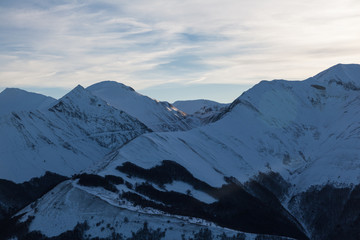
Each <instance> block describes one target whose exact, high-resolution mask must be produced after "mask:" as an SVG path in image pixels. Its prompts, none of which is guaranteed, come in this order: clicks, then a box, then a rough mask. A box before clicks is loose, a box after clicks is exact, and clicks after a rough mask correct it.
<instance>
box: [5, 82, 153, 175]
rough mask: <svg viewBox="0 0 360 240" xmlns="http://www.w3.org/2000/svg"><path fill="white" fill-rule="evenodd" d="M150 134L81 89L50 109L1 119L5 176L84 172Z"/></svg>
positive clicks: (78, 87)
mask: <svg viewBox="0 0 360 240" xmlns="http://www.w3.org/2000/svg"><path fill="white" fill-rule="evenodd" d="M149 131H150V130H149V129H148V128H147V127H146V126H145V125H144V124H143V123H141V122H140V121H139V120H137V119H136V118H134V117H132V116H130V115H129V114H127V113H125V112H122V111H120V110H118V109H116V108H114V107H111V106H109V105H107V104H106V103H105V102H104V101H103V100H102V99H100V98H98V97H96V96H94V95H92V94H91V93H90V92H89V91H87V90H85V89H84V88H83V87H81V86H77V87H76V88H74V89H73V90H72V91H70V92H69V93H68V94H66V95H65V96H64V97H62V98H60V99H59V100H58V101H56V102H55V103H53V104H51V105H50V107H48V108H45V109H41V110H36V111H22V112H13V113H12V114H8V115H6V116H3V117H1V118H0V132H1V133H2V135H1V136H0V153H1V158H0V166H1V168H0V176H1V178H2V179H7V180H12V181H15V182H22V181H26V180H29V179H30V178H32V177H38V176H41V175H43V174H44V173H45V172H46V171H51V172H54V173H58V174H61V175H66V176H70V175H71V174H74V173H77V172H79V171H82V170H84V169H86V168H88V167H89V166H91V165H92V164H94V163H96V162H99V161H101V160H102V159H103V158H104V157H105V155H106V154H107V153H109V152H110V151H111V150H112V149H113V148H116V147H120V146H121V145H123V144H125V143H127V142H128V141H130V140H132V139H134V138H136V137H137V136H139V135H141V134H143V133H145V132H149Z"/></svg>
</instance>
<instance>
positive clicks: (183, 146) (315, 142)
mask: <svg viewBox="0 0 360 240" xmlns="http://www.w3.org/2000/svg"><path fill="white" fill-rule="evenodd" d="M357 86H360V65H342V64H339V65H336V66H334V67H332V68H330V69H328V70H326V71H324V72H322V73H320V74H318V75H316V76H314V77H311V78H309V79H307V80H304V81H285V80H274V81H262V82H260V83H259V84H257V85H256V86H254V87H253V88H251V89H250V90H248V91H247V92H245V93H243V94H242V95H241V96H240V97H239V98H237V99H236V100H235V101H234V102H233V103H231V104H230V105H229V106H227V107H226V108H225V109H224V110H223V111H222V112H220V113H219V114H217V115H216V116H214V118H213V119H216V121H213V122H211V123H210V124H208V125H205V126H202V127H198V128H193V129H191V130H189V131H176V132H146V133H143V134H139V136H138V137H136V138H133V139H132V140H130V141H128V142H127V144H124V145H122V146H121V147H118V148H113V151H112V152H111V153H109V154H108V157H107V158H103V159H102V160H101V162H100V163H99V164H97V165H94V166H93V167H91V168H89V170H88V172H87V173H83V174H79V175H76V176H74V177H73V178H72V179H70V180H67V181H64V182H63V183H61V184H60V185H58V186H57V187H55V188H54V189H53V190H52V191H51V192H49V193H47V194H46V195H44V196H43V197H42V198H40V199H39V200H38V201H37V202H36V204H33V205H29V206H27V207H26V208H24V209H23V210H22V211H20V212H19V213H18V215H17V216H18V217H19V218H20V219H21V221H22V222H23V223H24V224H25V222H26V221H27V226H28V227H29V229H28V230H29V231H33V233H34V231H40V232H41V233H42V234H45V235H46V236H48V237H52V236H57V235H59V234H63V233H64V232H66V231H73V232H74V231H79V226H84V225H79V224H87V225H88V227H89V228H88V229H87V230H86V229H85V228H84V229H85V230H84V229H83V230H82V233H84V234H85V235H86V236H88V237H89V236H90V235H91V236H92V237H101V238H106V237H109V238H114V236H117V237H119V235H117V234H120V233H121V234H123V235H124V237H126V238H128V237H131V236H134V235H132V234H135V232H136V231H137V230H138V229H139V228H141V226H142V224H144V222H147V223H148V224H149V226H150V227H151V228H152V229H157V228H160V231H165V232H164V234H165V239H182V238H185V239H187V238H188V237H193V236H195V235H194V234H196V232H197V231H200V229H202V228H208V229H209V230H211V231H212V233H213V234H214V239H226V238H221V235H220V234H221V233H225V234H226V235H228V236H232V235H236V234H243V233H245V234H244V235H241V238H240V237H239V238H238V239H244V238H246V239H255V238H256V239H283V238H282V237H288V238H293V239H358V236H359V233H360V232H359V229H360V217H359V216H360V205H359V196H360V178H359V174H358V173H359V171H360V164H359V162H360V151H359V144H358V142H359V138H360V132H359V129H360V125H359V122H360V121H359V119H360V111H359V110H358V106H359V104H360V102H359V101H360V98H359V88H358V87H357ZM75 92H76V91H75ZM74 95H77V94H74ZM81 96H83V94H81ZM112 99H113V98H112ZM99 101H100V100H99ZM63 102H64V103H66V104H65V105H66V106H69V105H70V106H72V104H74V102H86V101H82V100H81V101H80V100H76V101H75V100H73V101H71V103H72V104H68V103H67V101H66V100H65V99H64V100H63ZM97 104H98V103H97V102H96V104H95V106H96V105H97ZM82 105H85V104H81V106H82ZM55 106H56V107H55ZM61 106H62V104H59V103H58V104H55V105H54V106H53V107H52V108H51V109H53V110H54V111H55V110H56V111H57V114H58V115H61V114H64V113H67V112H68V113H67V114H66V115H67V116H77V115H78V112H81V110H80V109H77V108H76V107H72V108H70V109H72V110H69V111H68V110H66V109H69V108H68V107H67V108H64V109H63V108H62V107H61ZM86 106H88V105H86ZM137 106H138V105H137ZM88 107H89V108H92V107H91V106H88ZM108 107H109V106H108ZM93 111H94V110H91V109H88V110H87V112H93ZM113 111H115V110H113ZM60 113H61V114H60ZM102 115H103V116H105V115H106V116H107V118H108V117H109V116H111V114H110V113H107V112H103V114H102ZM80 119H82V118H80ZM87 119H88V118H87ZM81 124H84V123H81ZM79 126H80V127H82V125H80V123H78V126H76V127H73V129H72V131H71V132H76V128H78V127H79ZM110 145H111V143H110ZM120 145H121V144H120ZM0 146H1V145H0ZM84 151H85V150H84ZM45 223H46V224H45ZM65 223H66V224H65ZM20 225H21V224H20ZM144 228H145V225H144ZM229 229H232V230H229ZM143 230H144V229H143ZM144 231H145V230H144ZM144 231H143V232H144ZM147 231H148V230H147ZM132 232H133V233H132ZM182 234H184V236H183V237H181V235H182ZM260 234H269V235H272V236H271V237H265V236H263V235H260ZM239 236H240V235H239ZM114 239H115V238H114ZM119 239H121V238H120V237H119ZM133 239H136V238H133ZM208 239H210V238H208ZM235 239H236V238H235Z"/></svg>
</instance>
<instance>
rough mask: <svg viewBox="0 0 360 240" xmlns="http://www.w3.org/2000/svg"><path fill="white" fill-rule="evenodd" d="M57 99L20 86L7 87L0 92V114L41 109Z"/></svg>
mask: <svg viewBox="0 0 360 240" xmlns="http://www.w3.org/2000/svg"><path fill="white" fill-rule="evenodd" d="M55 101H56V99H54V98H51V97H47V96H44V95H41V94H37V93H32V92H27V91H24V90H21V89H18V88H6V89H5V90H4V91H2V92H1V93H0V116H2V115H5V114H8V113H11V112H18V111H29V110H35V109H39V108H40V109H41V108H44V107H47V106H49V105H50V104H51V103H53V102H55Z"/></svg>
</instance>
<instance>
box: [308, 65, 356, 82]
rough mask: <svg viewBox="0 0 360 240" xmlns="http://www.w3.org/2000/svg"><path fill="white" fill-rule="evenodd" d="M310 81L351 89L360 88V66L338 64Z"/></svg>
mask: <svg viewBox="0 0 360 240" xmlns="http://www.w3.org/2000/svg"><path fill="white" fill-rule="evenodd" d="M310 79H315V81H317V82H322V83H328V84H330V83H334V82H335V83H337V84H340V85H345V86H348V87H350V88H360V65H359V64H337V65H335V66H332V67H330V68H329V69H327V70H325V71H322V72H320V73H319V74H317V75H315V76H314V77H312V78H310Z"/></svg>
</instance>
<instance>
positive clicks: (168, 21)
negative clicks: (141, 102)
mask: <svg viewBox="0 0 360 240" xmlns="http://www.w3.org/2000/svg"><path fill="white" fill-rule="evenodd" d="M359 13H360V3H359V2H358V1H354V0H343V1H328V0H327V1H325V0H311V1H310V0H304V1H297V2H294V1H285V0H257V1H250V0H242V1H238V0H224V1H215V0H207V1H203V0H192V1H190V0H183V1H165V0H155V1H146V0H134V1H112V0H105V1H93V0H90V1H81V0H79V1H73V2H69V1H56V2H53V1H45V0H37V1H25V2H24V1H8V0H4V1H1V3H0V64H1V65H0V87H8V86H12V87H13V86H18V87H26V86H27V87H39V86H43V87H59V88H72V87H74V86H75V85H77V84H79V83H80V84H82V85H84V86H88V85H90V84H92V83H95V82H98V81H101V80H105V79H111V80H115V81H120V82H123V83H125V84H128V85H131V86H133V87H134V88H135V89H145V88H149V87H152V86H155V85H163V84H166V83H181V84H190V85H191V84H195V83H196V84H255V83H257V82H259V81H260V80H262V79H274V78H286V79H304V78H307V77H310V76H312V75H314V74H316V73H317V72H319V71H321V70H323V69H325V68H327V67H329V66H331V65H334V64H336V63H338V62H343V63H348V62H360V57H359V55H358V54H357V53H358V52H359V50H360V49H359V48H360V47H359V44H358V43H359V41H360V32H359V31H358V26H359V25H360V14H359Z"/></svg>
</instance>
